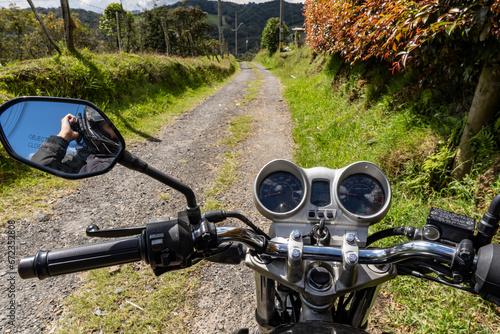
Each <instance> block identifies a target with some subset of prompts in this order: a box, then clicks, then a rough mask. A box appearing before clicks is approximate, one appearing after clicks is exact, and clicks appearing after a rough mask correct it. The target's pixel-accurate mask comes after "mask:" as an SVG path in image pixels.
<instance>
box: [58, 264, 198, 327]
mask: <svg viewBox="0 0 500 334" xmlns="http://www.w3.org/2000/svg"><path fill="white" fill-rule="evenodd" d="M196 268H197V267H196V266H195V267H192V268H190V269H188V270H180V271H176V272H171V273H166V274H164V275H162V276H160V277H155V276H154V274H153V273H152V272H151V269H150V268H149V267H146V266H145V265H143V266H141V265H140V264H127V265H122V266H115V267H110V268H104V269H99V270H93V271H91V272H89V273H87V274H86V276H85V279H84V281H85V282H86V283H85V284H84V286H83V287H81V288H80V289H79V290H78V291H77V292H75V293H74V294H73V295H71V296H70V297H69V298H68V299H67V301H66V302H67V306H68V307H67V310H66V312H65V313H64V314H63V316H62V318H61V320H60V321H59V322H58V323H57V325H56V326H57V332H58V333H92V332H94V331H96V329H98V331H99V332H102V333H117V332H119V333H158V332H163V333H178V332H184V331H185V328H186V326H187V324H188V323H189V320H190V319H191V317H192V316H193V314H194V305H193V304H192V303H191V298H190V297H191V296H192V295H193V291H196V289H197V287H198V284H199V283H198V280H197V279H196V277H195V276H194V275H193V272H194V271H195V270H196Z"/></svg>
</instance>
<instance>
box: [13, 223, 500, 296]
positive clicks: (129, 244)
mask: <svg viewBox="0 0 500 334" xmlns="http://www.w3.org/2000/svg"><path fill="white" fill-rule="evenodd" d="M169 224H170V225H168V226H170V227H169V230H170V232H171V235H170V238H169V239H163V233H158V232H159V231H157V230H154V232H155V233H154V234H151V235H150V237H149V238H144V236H143V235H141V236H136V237H129V238H122V239H117V240H111V241H106V242H102V243H95V244H88V245H81V246H77V247H72V248H66V249H57V250H51V251H40V252H38V253H36V254H35V255H34V256H29V257H25V258H22V259H21V260H20V261H19V264H18V272H19V276H20V277H21V278H23V279H27V278H34V277H37V278H39V279H45V278H47V277H51V276H57V275H64V274H69V273H74V272H79V271H85V270H91V269H96V268H102V267H108V266H112V265H118V264H124V263H129V262H135V261H140V260H144V261H146V262H147V263H150V264H152V265H153V263H152V262H154V263H156V264H157V265H158V264H159V263H162V265H163V266H164V267H168V266H173V265H179V263H180V262H179V261H181V262H182V260H183V259H186V258H190V257H191V255H192V254H194V253H195V252H194V249H193V246H190V245H192V244H195V243H194V242H193V241H194V240H193V238H194V234H191V235H190V234H184V235H183V236H181V234H179V233H173V232H175V229H173V228H172V226H174V225H173V222H169ZM172 231H173V232H172ZM158 236H160V237H161V238H160V239H161V240H163V241H161V240H160V241H161V242H160V243H158V240H157V237H158ZM177 239H178V240H177ZM145 240H148V241H151V245H147V244H146V242H145ZM164 242H167V243H164ZM153 243H155V245H153ZM217 243H218V244H220V245H221V244H226V245H227V244H228V243H236V244H242V245H244V246H246V247H247V248H248V249H250V250H253V251H255V252H256V253H259V254H262V255H267V256H270V257H275V258H286V257H287V256H288V244H287V243H286V242H280V240H274V241H273V240H267V239H266V238H265V237H263V236H261V235H259V234H257V233H256V232H254V231H251V230H248V229H244V228H239V227H217ZM182 245H184V246H186V247H188V248H191V251H189V250H187V249H184V248H185V247H184V246H182ZM160 246H161V247H160ZM181 246H182V247H181ZM169 248H170V250H169ZM172 250H176V251H175V254H177V255H176V256H177V257H178V258H179V259H178V261H173V262H172V259H174V258H176V257H175V256H174V257H172V254H170V255H168V256H170V260H169V261H165V259H166V258H167V257H168V256H167V257H164V256H161V255H160V257H159V258H158V259H157V260H154V258H155V256H156V255H158V253H156V255H155V252H157V251H160V252H163V251H166V252H169V251H172ZM457 253H458V251H457V248H456V247H453V246H448V245H445V244H440V243H437V242H431V241H409V242H404V243H401V244H399V245H395V246H392V247H389V248H374V249H360V250H359V262H358V263H360V264H375V265H380V264H393V263H398V262H401V261H406V260H410V259H425V260H434V261H437V262H440V263H443V264H448V265H451V264H452V263H453V261H454V260H455V257H456V256H457ZM238 254H240V253H238ZM238 256H239V255H238ZM241 256H242V257H244V256H245V253H244V252H241ZM302 257H303V258H304V259H312V260H321V261H335V262H342V259H343V255H342V249H341V248H340V247H327V246H309V245H304V246H303V252H302ZM472 284H473V289H474V292H476V293H478V294H481V295H482V296H483V297H485V298H486V299H488V300H491V301H494V302H495V303H499V304H500V290H499V289H500V245H496V244H489V245H486V246H483V247H481V248H480V249H479V252H478V254H477V255H476V256H475V258H474V267H473V268H472Z"/></svg>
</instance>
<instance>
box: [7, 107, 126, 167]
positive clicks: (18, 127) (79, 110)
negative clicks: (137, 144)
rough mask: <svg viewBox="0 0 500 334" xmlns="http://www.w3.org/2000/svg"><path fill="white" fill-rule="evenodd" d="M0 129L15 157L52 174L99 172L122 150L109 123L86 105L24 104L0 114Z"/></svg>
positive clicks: (111, 162) (110, 163)
mask: <svg viewBox="0 0 500 334" xmlns="http://www.w3.org/2000/svg"><path fill="white" fill-rule="evenodd" d="M0 126H1V127H2V130H3V133H4V136H5V139H6V140H7V142H8V144H9V145H10V147H11V149H12V150H13V151H14V153H15V154H17V155H18V156H19V157H21V158H22V159H25V160H29V161H31V163H32V164H35V165H36V166H42V169H45V170H49V171H58V172H63V173H67V174H73V175H78V174H87V173H93V172H99V171H102V170H104V169H106V168H108V167H109V166H110V165H112V164H113V162H114V160H115V159H116V157H117V156H118V155H119V154H120V152H121V150H122V144H121V141H120V139H119V138H118V136H117V135H116V133H115V132H114V131H113V129H112V127H111V125H110V124H109V123H108V121H107V120H105V119H104V118H103V117H102V115H101V114H100V113H99V112H98V111H97V110H95V109H94V108H92V107H91V106H88V105H84V104H74V103H66V102H61V101H29V100H28V101H21V102H19V103H16V104H13V105H12V106H10V107H8V108H7V109H6V110H5V111H4V112H3V113H2V114H1V115H0ZM43 167H45V168H43Z"/></svg>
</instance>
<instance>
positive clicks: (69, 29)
mask: <svg viewBox="0 0 500 334" xmlns="http://www.w3.org/2000/svg"><path fill="white" fill-rule="evenodd" d="M61 11H62V16H63V19H64V32H65V33H66V45H67V46H68V50H69V51H70V52H72V53H75V52H76V48H75V41H74V38H73V31H74V30H75V22H73V19H72V18H71V12H70V10H69V3H68V0H61Z"/></svg>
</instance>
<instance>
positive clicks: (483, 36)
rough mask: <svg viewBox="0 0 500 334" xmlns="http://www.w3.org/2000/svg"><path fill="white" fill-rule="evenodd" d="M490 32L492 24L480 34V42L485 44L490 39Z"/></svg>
mask: <svg viewBox="0 0 500 334" xmlns="http://www.w3.org/2000/svg"><path fill="white" fill-rule="evenodd" d="M490 31H491V24H488V25H486V26H485V27H484V28H483V30H482V31H481V33H480V34H479V41H481V42H484V41H485V40H486V39H487V38H488V35H489V34H490Z"/></svg>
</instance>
